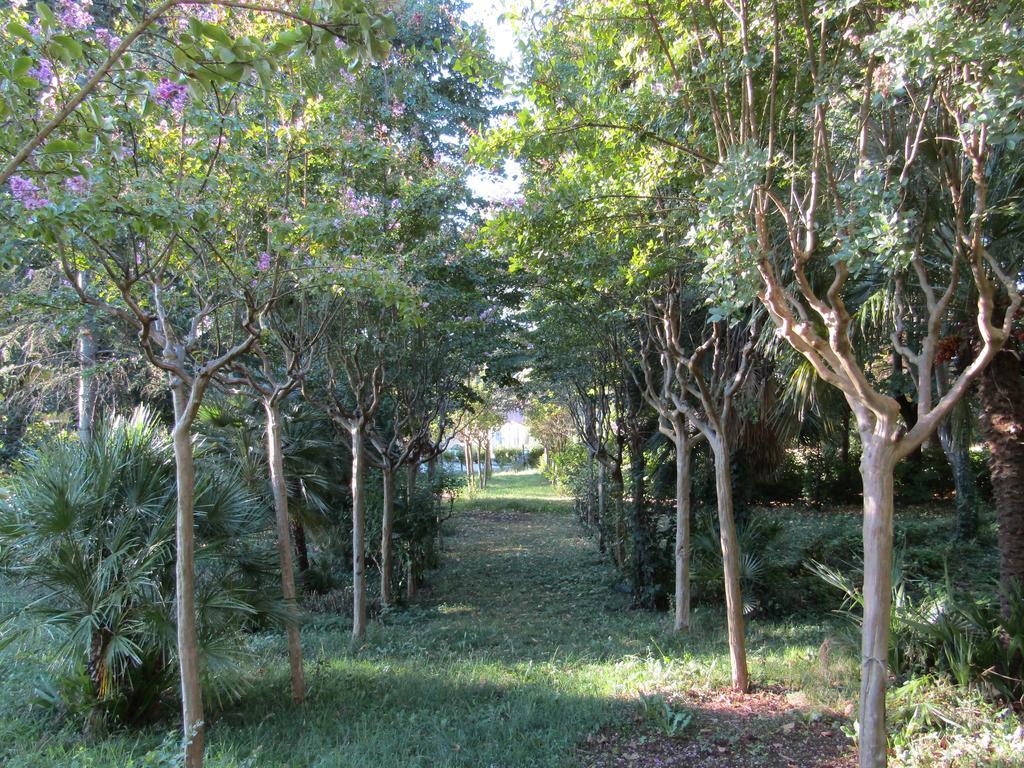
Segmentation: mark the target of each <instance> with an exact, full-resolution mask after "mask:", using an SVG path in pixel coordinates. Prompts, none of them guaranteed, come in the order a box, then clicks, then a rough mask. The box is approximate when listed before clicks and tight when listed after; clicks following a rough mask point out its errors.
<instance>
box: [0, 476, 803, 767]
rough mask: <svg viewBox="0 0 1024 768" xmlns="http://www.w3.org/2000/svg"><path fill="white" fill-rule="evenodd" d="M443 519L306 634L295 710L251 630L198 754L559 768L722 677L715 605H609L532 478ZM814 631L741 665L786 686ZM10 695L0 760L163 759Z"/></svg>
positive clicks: (270, 651) (595, 563) (139, 743)
mask: <svg viewBox="0 0 1024 768" xmlns="http://www.w3.org/2000/svg"><path fill="white" fill-rule="evenodd" d="M447 533H448V536H447V538H446V553H445V562H444V567H443V568H442V569H441V570H439V571H438V572H437V573H435V574H433V576H432V577H431V585H430V589H429V591H428V592H426V593H425V594H424V596H423V597H422V599H421V601H420V602H419V603H418V604H416V605H414V606H411V607H410V608H409V609H408V610H404V611H400V612H398V613H395V614H392V615H391V616H389V617H387V618H386V619H385V620H384V621H383V622H375V623H374V624H373V625H372V626H371V631H370V633H369V635H368V638H367V642H366V643H365V644H364V645H363V646H362V647H360V648H357V649H352V648H351V647H350V646H349V643H348V621H347V619H344V618H341V617H338V618H336V619H333V618H331V619H321V620H319V621H318V622H317V623H314V624H313V625H312V626H309V627H307V628H306V629H305V630H304V631H303V644H304V646H305V649H306V654H307V681H308V684H309V693H310V697H309V700H308V701H307V703H306V704H305V705H304V706H303V707H301V708H294V707H292V706H291V705H290V704H289V703H288V699H287V694H286V691H287V677H286V675H287V664H286V662H285V654H284V646H283V643H282V642H281V640H280V639H279V638H278V637H276V636H267V637H257V638H254V639H253V640H252V641H251V642H250V647H249V648H247V649H246V650H247V652H248V653H247V660H246V662H245V667H244V672H245V674H244V678H246V679H247V680H248V681H249V682H250V683H251V685H250V687H249V688H248V689H247V690H246V692H245V694H244V696H243V697H242V698H241V700H240V701H238V702H237V703H235V704H231V705H227V706H226V708H222V709H220V710H219V711H216V712H215V714H214V715H213V717H212V726H211V730H210V735H209V738H208V742H207V743H208V745H209V750H208V756H209V760H208V764H209V765H210V766H216V767H218V768H220V767H223V768H242V767H243V766H252V767H253V768H262V767H263V766H295V767H296V768H298V767H299V766H302V767H303V768H305V767H306V766H321V767H323V768H334V767H336V766H338V767H340V766H346V767H347V766H352V767H353V768H355V767H357V766H358V767H360V768H362V767H365V768H399V767H400V766H401V767H403V768H405V767H407V766H423V767H424V768H426V767H427V766H430V767H431V768H445V767H446V766H451V767H454V766H465V767H466V768H470V767H472V768H489V767H491V766H494V767H496V768H497V767H501V768H522V767H524V766H538V767H544V766H550V767H551V768H555V767H561V766H573V765H576V764H577V757H576V747H577V745H578V744H579V743H580V742H581V741H583V740H585V739H586V738H587V737H588V735H590V734H593V733H594V732H595V731H597V729H599V728H600V727H601V726H603V725H606V724H608V723H611V722H615V721H620V720H622V719H623V718H624V717H630V716H632V714H634V713H635V712H636V711H637V701H638V699H639V697H640V695H641V694H644V693H652V692H656V691H659V690H668V689H671V690H688V689H690V688H693V687H698V688H706V687H708V686H711V685H718V684H721V683H723V682H724V681H725V680H727V678H728V669H727V658H728V657H727V655H726V649H725V646H724V643H723V640H722V638H723V636H724V633H723V632H722V627H721V624H720V618H719V617H718V616H717V614H713V613H711V612H708V613H707V614H705V613H703V612H702V611H698V614H697V617H696V620H695V622H694V625H695V627H696V630H695V631H694V632H693V633H692V634H691V635H690V636H689V637H688V638H686V639H685V640H683V639H680V638H676V637H674V636H673V635H672V634H671V632H670V631H669V628H670V620H669V618H668V617H666V616H665V615H663V614H661V615H658V614H647V613H638V612H634V611H628V610H623V602H624V600H625V598H624V596H623V595H621V594H620V593H618V592H616V591H615V590H614V589H613V586H612V581H613V577H612V574H611V572H610V571H609V569H608V568H607V566H606V565H605V564H604V563H603V562H602V561H601V559H600V557H599V556H598V555H597V553H596V552H595V551H594V547H593V545H592V543H590V542H589V541H587V540H585V539H583V538H582V537H581V535H580V532H579V530H578V529H577V527H576V525H575V524H574V522H573V520H572V517H571V510H570V508H569V504H568V502H567V501H565V500H562V499H558V498H556V497H555V496H554V493H553V491H552V489H551V488H550V486H548V484H547V483H546V482H545V481H544V480H543V479H542V478H541V477H540V476H539V475H537V474H531V473H524V474H519V475H515V474H508V475H498V476H496V477H495V479H494V481H493V483H492V487H491V488H490V489H488V491H487V492H486V493H484V494H481V495H480V496H479V497H477V498H475V499H472V500H466V501H464V502H462V503H460V505H459V511H458V513H457V514H456V517H455V518H454V520H453V521H452V522H451V523H450V524H449V530H448V531H447ZM820 642H821V630H820V628H819V627H813V626H810V627H808V626H799V625H797V626H789V625H766V626H763V627H759V628H756V629H754V630H753V631H752V633H751V668H752V672H753V674H754V676H755V678H756V679H758V680H760V681H767V682H773V681H774V682H781V683H783V684H787V685H793V684H799V681H800V678H801V676H802V675H804V674H805V673H806V669H807V667H808V664H807V660H808V659H809V658H811V657H813V654H814V650H815V648H816V646H817V645H818V644H819V643H820ZM4 675H5V673H0V691H3V692H4V693H9V694H13V695H15V696H17V693H16V691H15V690H14V689H16V688H17V687H18V686H19V685H21V686H26V685H27V680H28V678H27V676H24V675H22V676H21V677H19V675H18V674H10V675H7V679H4ZM22 678H24V679H22ZM4 689H6V690H4ZM8 700H9V701H10V700H11V699H10V698H9V699H8ZM13 703H14V702H13V701H12V705H13ZM12 705H6V704H0V764H5V765H9V766H11V767H12V768H15V767H22V766H51V765H61V766H64V765H68V766H73V765H78V766H83V767H84V766H108V765H110V766H113V765H117V766H124V767H125V768H127V767H128V766H140V767H141V766H157V765H162V764H163V763H161V762H160V760H161V750H159V749H158V748H157V747H158V745H159V744H160V741H161V738H162V737H163V735H164V733H147V734H143V735H142V736H141V737H140V736H138V735H137V734H133V735H130V736H128V735H125V736H116V737H111V738H107V739H104V740H100V741H96V742H93V743H87V742H85V741H83V740H82V739H81V738H80V737H79V736H78V735H77V734H76V733H75V732H74V731H73V730H72V729H70V728H68V729H64V730H57V731H54V730H53V729H52V728H49V727H47V726H46V724H45V723H41V722H40V721H39V716H38V715H36V716H34V718H33V716H30V715H28V714H25V712H24V708H23V707H15V706H12ZM166 730H167V726H165V731H166ZM169 739H170V742H169V743H173V739H174V736H173V734H172V735H170V736H169ZM4 744H10V745H11V746H10V747H4V746H2V745H4ZM154 750H155V751H154ZM147 752H148V754H147Z"/></svg>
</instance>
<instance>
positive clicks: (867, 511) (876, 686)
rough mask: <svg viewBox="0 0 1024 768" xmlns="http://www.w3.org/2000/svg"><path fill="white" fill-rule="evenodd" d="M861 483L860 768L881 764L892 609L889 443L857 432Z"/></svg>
mask: <svg viewBox="0 0 1024 768" xmlns="http://www.w3.org/2000/svg"><path fill="white" fill-rule="evenodd" d="M861 444H862V446H863V454H862V456H861V463H860V472H861V479H862V481H863V484H864V626H863V630H862V634H861V680H860V748H859V752H860V768H884V766H885V763H886V730H885V687H886V682H887V680H888V676H889V673H888V660H889V622H890V611H891V606H892V526H893V508H894V507H893V472H894V469H895V467H896V461H895V457H894V450H893V446H892V443H891V442H890V441H889V440H887V439H885V438H878V437H875V436H874V435H873V434H871V433H868V434H865V432H864V431H862V432H861Z"/></svg>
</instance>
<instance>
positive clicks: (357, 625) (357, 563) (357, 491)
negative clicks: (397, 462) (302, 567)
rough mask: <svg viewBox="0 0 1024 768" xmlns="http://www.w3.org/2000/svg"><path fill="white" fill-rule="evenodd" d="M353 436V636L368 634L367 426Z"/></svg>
mask: <svg viewBox="0 0 1024 768" xmlns="http://www.w3.org/2000/svg"><path fill="white" fill-rule="evenodd" d="M349 432H350V433H351V435H352V639H353V640H362V639H363V638H364V637H366V541H365V537H366V498H365V493H364V490H365V488H364V485H365V483H364V474H365V461H364V455H363V452H364V449H363V429H362V426H361V425H358V424H356V425H354V426H352V427H351V428H350V430H349Z"/></svg>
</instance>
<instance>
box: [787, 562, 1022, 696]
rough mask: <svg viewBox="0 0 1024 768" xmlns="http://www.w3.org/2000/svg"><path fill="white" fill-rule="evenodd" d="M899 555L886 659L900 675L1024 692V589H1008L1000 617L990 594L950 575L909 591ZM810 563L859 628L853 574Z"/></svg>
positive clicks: (855, 631) (859, 601) (999, 692)
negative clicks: (970, 589) (968, 589)
mask: <svg viewBox="0 0 1024 768" xmlns="http://www.w3.org/2000/svg"><path fill="white" fill-rule="evenodd" d="M902 559H903V558H902V555H898V556H897V557H896V558H895V559H894V566H893V590H892V591H893V595H892V609H891V616H890V635H889V666H890V669H891V670H892V672H893V673H894V674H895V675H896V676H897V677H898V678H900V679H902V680H908V679H912V678H914V677H920V676H924V675H942V676H946V677H948V678H950V679H951V680H952V681H953V682H955V683H956V684H958V685H959V686H961V687H965V688H966V687H974V688H979V689H982V690H984V691H986V692H988V693H989V694H991V695H995V696H999V697H1004V698H1008V699H1019V698H1020V697H1021V696H1024V668H1022V664H1024V589H1022V588H1021V587H1020V586H1019V585H1018V587H1017V588H1016V589H1015V590H1014V592H1013V593H1012V594H1011V595H1009V602H1010V606H1011V611H1010V615H1009V616H1008V617H1006V618H1004V617H1003V616H1002V615H1001V614H1000V611H999V604H998V601H997V600H995V599H993V597H992V596H991V595H982V596H975V595H969V594H967V593H965V592H963V591H960V590H958V589H956V588H955V587H954V586H953V584H952V583H951V581H950V580H949V579H948V578H947V580H946V581H945V582H944V583H942V584H939V585H935V584H924V585H921V588H920V596H919V597H916V598H915V597H914V593H913V589H912V587H913V586H914V585H912V583H911V582H909V581H908V580H907V579H906V578H905V576H904V573H903V568H902ZM807 567H808V568H809V569H810V570H811V571H812V572H813V573H815V574H816V575H818V576H819V577H820V578H821V579H823V580H824V581H825V582H826V583H828V584H830V585H831V586H833V587H835V588H836V589H838V590H840V591H841V592H842V593H843V603H842V605H841V607H840V608H839V609H838V610H837V613H838V614H839V615H840V616H842V617H843V618H844V619H845V620H846V622H847V623H848V625H849V627H850V629H851V630H852V631H851V633H850V634H849V636H848V638H847V639H848V640H849V642H850V644H851V645H853V646H856V642H857V640H856V637H859V634H860V623H861V615H862V610H863V605H864V601H863V595H862V593H861V590H860V588H859V587H858V586H857V581H856V580H855V579H854V578H851V577H850V576H847V575H845V574H843V573H841V572H839V571H838V570H836V569H835V568H831V567H829V566H826V565H823V564H822V563H820V562H817V561H811V562H809V563H808V564H807Z"/></svg>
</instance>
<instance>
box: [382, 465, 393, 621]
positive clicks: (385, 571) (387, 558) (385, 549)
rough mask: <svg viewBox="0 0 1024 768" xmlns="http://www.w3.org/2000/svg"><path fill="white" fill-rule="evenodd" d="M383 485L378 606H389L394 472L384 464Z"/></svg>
mask: <svg viewBox="0 0 1024 768" xmlns="http://www.w3.org/2000/svg"><path fill="white" fill-rule="evenodd" d="M381 475H382V477H383V484H384V501H383V508H384V509H383V513H382V517H381V526H380V604H381V607H382V608H387V607H388V606H389V605H390V604H391V530H392V528H393V527H394V524H395V472H394V470H393V469H392V468H391V467H389V466H387V465H386V464H385V465H384V466H383V467H381Z"/></svg>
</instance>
